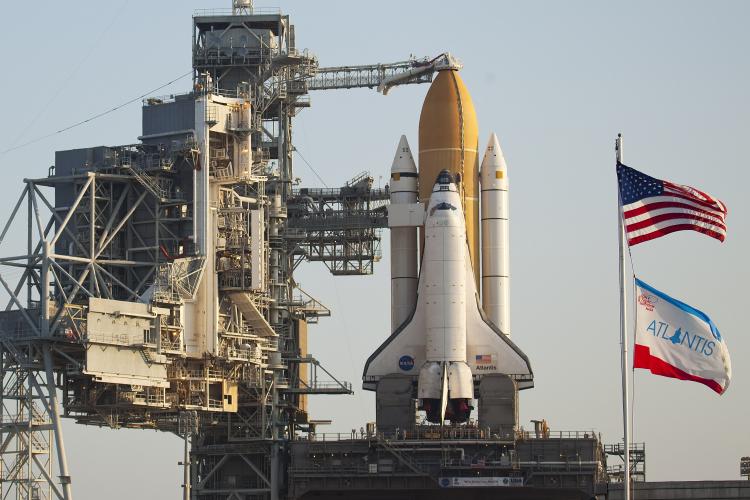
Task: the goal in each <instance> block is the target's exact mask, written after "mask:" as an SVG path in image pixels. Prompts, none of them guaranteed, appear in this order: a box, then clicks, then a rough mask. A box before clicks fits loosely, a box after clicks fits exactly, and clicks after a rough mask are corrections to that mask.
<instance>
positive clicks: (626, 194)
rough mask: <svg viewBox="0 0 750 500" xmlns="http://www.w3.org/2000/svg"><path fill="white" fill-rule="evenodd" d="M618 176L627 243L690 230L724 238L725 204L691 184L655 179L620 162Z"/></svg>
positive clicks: (725, 231) (722, 239)
mask: <svg viewBox="0 0 750 500" xmlns="http://www.w3.org/2000/svg"><path fill="white" fill-rule="evenodd" d="M617 180H618V183H619V185H620V203H621V204H622V216H623V219H624V222H625V234H626V235H627V237H628V243H630V245H631V246H632V245H637V244H638V243H643V242H644V241H649V240H653V239H655V238H659V237H660V236H664V235H667V234H669V233H673V232H675V231H685V230H692V231H698V232H699V233H703V234H706V235H708V236H710V237H712V238H716V239H717V240H719V241H724V238H725V237H726V234H727V228H726V225H725V218H726V216H727V207H726V206H725V205H724V203H722V202H721V201H719V200H717V199H716V198H713V197H712V196H710V195H708V194H706V193H704V192H703V191H699V190H698V189H695V188H693V187H690V186H681V185H679V184H673V183H671V182H669V181H662V180H659V179H654V178H653V177H649V176H648V175H646V174H643V173H641V172H639V171H637V170H634V169H632V168H630V167H627V166H625V165H623V164H622V163H619V164H618V165H617Z"/></svg>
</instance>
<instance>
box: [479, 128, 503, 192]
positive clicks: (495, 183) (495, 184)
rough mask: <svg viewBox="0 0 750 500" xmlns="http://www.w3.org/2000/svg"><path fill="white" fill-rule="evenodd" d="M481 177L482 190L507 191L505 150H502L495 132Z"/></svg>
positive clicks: (483, 161)
mask: <svg viewBox="0 0 750 500" xmlns="http://www.w3.org/2000/svg"><path fill="white" fill-rule="evenodd" d="M479 177H480V181H481V185H482V190H486V189H507V184H508V167H507V165H506V164H505V157H504V156H503V150H502V149H500V141H498V140H497V135H495V133H494V132H493V133H492V134H490V140H489V142H488V144H487V149H486V150H485V152H484V158H483V159H482V166H481V168H480V171H479Z"/></svg>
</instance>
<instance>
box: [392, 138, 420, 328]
mask: <svg viewBox="0 0 750 500" xmlns="http://www.w3.org/2000/svg"><path fill="white" fill-rule="evenodd" d="M390 187H391V205H398V204H410V205H411V204H414V203H416V202H417V166H416V164H415V163H414V158H413V157H412V154H411V149H409V143H408V142H407V140H406V136H405V135H402V136H401V140H400V141H399V143H398V149H397V150H396V155H395V156H394V158H393V165H392V166H391V186H390ZM417 256H418V253H417V228H416V227H393V228H391V332H394V331H396V329H397V328H398V327H399V326H401V324H402V323H403V322H404V321H406V319H408V318H409V315H410V314H411V313H412V311H413V310H414V303H415V301H416V300H417V283H418V281H419V276H418V274H417Z"/></svg>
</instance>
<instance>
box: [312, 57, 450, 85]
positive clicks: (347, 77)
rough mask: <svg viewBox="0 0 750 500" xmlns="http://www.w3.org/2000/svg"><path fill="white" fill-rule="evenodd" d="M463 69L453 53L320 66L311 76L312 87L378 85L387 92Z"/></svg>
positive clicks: (429, 80)
mask: <svg viewBox="0 0 750 500" xmlns="http://www.w3.org/2000/svg"><path fill="white" fill-rule="evenodd" d="M441 69H461V63H460V62H459V61H458V59H456V58H455V57H453V56H452V55H451V54H449V53H447V52H446V53H444V54H440V55H439V56H437V57H435V58H433V59H427V58H424V59H410V60H408V61H400V62H395V63H386V64H365V65H359V66H334V67H328V68H318V69H317V71H316V72H315V75H314V76H313V77H312V78H311V79H310V80H309V84H308V89H309V90H331V89H353V88H363V87H367V88H377V90H378V92H382V93H383V94H387V93H388V91H389V90H390V89H391V88H392V87H395V86H396V85H408V84H412V83H427V82H431V81H432V75H433V74H434V73H435V71H439V70H441Z"/></svg>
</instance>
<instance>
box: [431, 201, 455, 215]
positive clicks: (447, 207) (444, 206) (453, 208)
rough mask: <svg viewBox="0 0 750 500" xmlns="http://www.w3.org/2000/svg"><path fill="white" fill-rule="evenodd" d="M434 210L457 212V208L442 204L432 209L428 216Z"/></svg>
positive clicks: (445, 203)
mask: <svg viewBox="0 0 750 500" xmlns="http://www.w3.org/2000/svg"><path fill="white" fill-rule="evenodd" d="M435 210H457V208H456V207H454V206H453V205H451V204H450V203H447V202H442V203H438V204H437V205H435V206H434V207H432V210H430V215H432V214H434V213H435Z"/></svg>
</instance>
